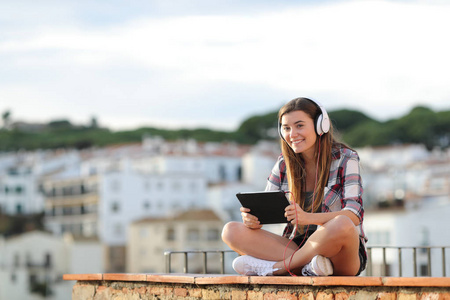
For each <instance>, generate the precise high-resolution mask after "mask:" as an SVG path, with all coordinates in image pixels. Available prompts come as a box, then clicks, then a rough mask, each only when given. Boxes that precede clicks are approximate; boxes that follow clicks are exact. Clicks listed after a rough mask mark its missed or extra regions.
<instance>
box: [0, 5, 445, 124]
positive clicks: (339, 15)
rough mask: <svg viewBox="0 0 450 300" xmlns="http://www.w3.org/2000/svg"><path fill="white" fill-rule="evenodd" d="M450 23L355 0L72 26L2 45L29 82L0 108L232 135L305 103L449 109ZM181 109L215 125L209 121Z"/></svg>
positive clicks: (425, 11)
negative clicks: (299, 100)
mask: <svg viewBox="0 0 450 300" xmlns="http://www.w3.org/2000/svg"><path fill="white" fill-rule="evenodd" d="M449 14H450V5H449V4H447V3H441V4H429V3H428V2H412V3H404V2H398V3H396V2H389V1H350V2H338V3H332V4H327V5H325V4H322V5H319V6H313V5H310V6H301V5H299V6H298V7H296V8H291V9H289V10H278V11H273V12H262V13H258V14H253V15H190V16H177V17H168V18H140V19H137V20H133V21H130V22H127V23H125V24H123V23H122V24H113V25H111V26H104V27H98V28H95V29H92V28H87V27H80V26H78V27H77V26H74V23H73V22H71V23H70V24H69V25H68V26H67V27H64V26H59V27H44V28H40V29H39V30H37V31H32V34H30V35H28V36H26V37H24V36H19V37H18V38H14V37H11V36H9V37H8V39H7V40H6V41H4V42H0V59H1V61H0V62H2V63H4V64H6V66H9V69H10V70H13V72H14V70H15V69H17V70H19V71H22V72H24V73H25V74H29V76H24V78H23V79H20V78H17V79H15V80H13V81H14V82H12V83H11V82H6V83H4V82H2V81H0V86H3V87H2V90H3V91H0V97H1V98H6V99H11V101H16V102H17V103H21V101H29V100H27V99H29V97H30V96H29V95H28V94H33V95H34V98H35V99H39V101H41V102H43V103H49V105H48V106H49V107H51V109H49V112H53V113H57V112H58V111H59V112H64V111H67V108H68V107H70V108H71V110H69V111H67V113H69V112H70V111H74V112H77V114H78V116H79V115H82V114H88V113H89V114H98V115H100V120H101V119H102V117H101V116H102V115H105V116H111V117H110V119H111V121H110V122H111V123H114V122H113V119H114V118H117V119H116V120H117V122H116V124H120V120H121V119H123V120H124V121H123V124H125V123H127V124H129V123H131V122H132V121H130V120H132V119H135V120H136V121H137V120H142V121H144V120H145V118H146V116H148V118H149V119H154V120H156V119H158V120H160V122H164V119H163V117H162V116H161V114H160V113H158V111H165V112H166V114H167V120H170V121H168V122H172V124H177V122H178V124H186V123H192V124H195V121H198V122H199V123H202V122H203V123H205V122H210V120H211V119H214V120H215V121H216V122H217V123H221V124H229V123H233V122H232V121H230V120H232V119H233V118H234V120H235V121H234V124H232V125H231V126H236V125H237V122H239V121H241V119H242V118H243V117H244V116H246V115H249V114H251V112H252V111H261V109H263V108H264V109H272V108H276V106H277V105H278V104H279V102H280V101H281V100H289V98H293V97H295V96H299V95H306V96H309V95H312V96H315V97H316V98H320V100H321V102H322V103H323V104H324V105H325V106H326V107H330V108H337V107H343V106H345V107H349V108H352V107H353V108H356V109H362V110H364V111H366V112H367V113H370V114H371V115H373V116H375V117H378V118H387V117H391V116H392V115H395V114H399V113H405V112H406V111H408V110H409V109H410V108H411V107H412V106H413V105H415V104H417V103H420V102H422V103H423V102H424V101H432V103H433V105H434V107H435V108H439V109H442V108H444V109H448V108H449V105H448V104H449V102H450V101H449V98H450V88H449V87H448V83H447V82H448V79H447V78H449V75H450V74H449V70H450V60H449V59H448V53H450V42H449V40H448V39H446V37H445V34H446V31H447V28H450V19H449V18H448V17H447V16H448V15H449ZM37 75H40V76H41V75H43V76H44V79H38V78H36V77H37ZM13 77H14V76H13ZM16 77H17V75H16ZM16 77H15V78H16ZM45 78H47V80H45ZM21 86H22V87H26V90H27V91H26V92H24V91H20V90H21V88H20V87H21ZM221 86H226V87H229V88H237V87H239V91H240V92H237V93H233V95H232V98H231V97H225V96H220V95H218V96H216V97H214V98H215V99H216V101H227V103H220V105H219V106H220V107H222V108H223V110H222V111H221V112H223V116H221V115H220V114H219V113H218V112H217V111H216V110H214V108H211V107H212V106H213V105H208V104H210V101H211V94H214V89H217V91H220V92H221V93H224V89H221ZM244 86H248V91H251V92H252V93H254V98H253V99H251V97H252V96H253V94H249V92H243V91H244V90H245V88H243V87H244ZM259 90H260V91H261V92H260V93H258V91H259ZM277 93H279V95H280V96H279V98H276V99H271V98H269V97H267V96H268V95H270V97H275V96H274V95H276V94H277ZM286 97H287V98H286ZM258 99H261V101H260V102H259V103H260V105H257V104H255V103H258ZM74 101H75V102H74ZM186 102H190V103H192V108H193V109H197V110H198V107H205V111H204V114H205V116H206V115H208V114H209V115H212V114H215V117H214V118H209V119H208V118H207V117H205V119H204V120H203V121H202V119H201V116H200V115H198V114H197V113H195V112H189V111H188V109H189V107H190V105H186ZM11 103H12V102H11ZM59 103H63V104H64V105H63V106H59ZM246 103H248V104H247V105H246ZM111 104H113V105H111ZM237 105H239V106H237ZM133 106H134V107H136V109H133ZM16 107H17V109H15V110H17V111H18V112H19V110H20V111H25V110H26V109H27V108H26V107H27V106H26V105H22V106H16ZM148 107H150V108H152V109H150V108H148ZM119 108H120V111H118V109H119ZM147 108H148V109H147ZM168 108H169V109H168ZM232 108H234V109H235V111H234V112H233V111H232ZM0 109H2V107H1V106H0ZM183 111H184V113H183ZM28 114H31V111H30V112H28ZM171 114H172V115H171ZM190 116H196V117H195V120H192V119H193V118H192V117H190ZM83 118H84V119H87V117H86V116H84V117H83ZM221 118H223V119H222V122H221V121H220V120H221ZM125 119H126V120H128V121H126V122H125ZM139 123H141V121H139ZM111 125H113V124H111ZM118 126H119V127H120V125H118Z"/></svg>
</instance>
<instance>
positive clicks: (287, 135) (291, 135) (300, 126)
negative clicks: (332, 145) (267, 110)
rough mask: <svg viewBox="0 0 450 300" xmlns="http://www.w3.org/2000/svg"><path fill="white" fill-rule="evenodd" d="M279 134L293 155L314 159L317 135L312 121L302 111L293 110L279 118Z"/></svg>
mask: <svg viewBox="0 0 450 300" xmlns="http://www.w3.org/2000/svg"><path fill="white" fill-rule="evenodd" d="M281 134H282V135H283V137H284V139H285V140H286V142H287V143H288V145H289V146H290V147H291V148H292V150H293V151H294V152H295V153H303V155H305V156H306V157H307V158H313V157H314V151H315V147H314V145H315V144H316V140H317V135H316V132H315V130H314V120H313V119H312V118H311V117H310V116H309V115H308V114H307V113H305V112H304V111H301V110H295V111H292V112H289V113H286V114H284V115H283V116H282V117H281Z"/></svg>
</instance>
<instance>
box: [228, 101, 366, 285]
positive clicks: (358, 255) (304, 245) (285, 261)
mask: <svg viewBox="0 0 450 300" xmlns="http://www.w3.org/2000/svg"><path fill="white" fill-rule="evenodd" d="M278 121H279V132H280V137H281V150H282V154H281V155H280V157H279V158H278V161H277V163H276V164H275V166H274V168H273V169H272V172H271V174H270V176H269V178H268V182H267V187H266V190H268V191H270V190H283V191H285V192H286V196H287V197H288V198H289V200H290V203H291V204H290V205H289V206H287V207H286V209H285V216H286V218H287V219H288V221H289V222H290V223H288V224H287V226H286V228H285V230H284V232H283V235H282V236H279V235H277V234H274V233H271V232H268V231H266V230H264V229H262V225H261V224H260V222H259V221H258V219H257V218H256V217H255V216H253V215H252V214H251V211H250V210H249V209H247V208H244V207H242V208H241V215H242V220H243V222H242V223H241V222H229V223H227V224H226V225H225V227H224V229H223V233H222V239H223V241H224V242H225V243H226V244H228V246H230V248H231V249H233V250H234V251H236V252H237V253H239V254H240V255H241V256H239V257H238V258H236V259H235V260H234V261H233V268H234V270H235V271H236V272H238V273H239V274H242V275H247V276H251V275H259V276H266V275H288V274H291V275H294V276H295V275H306V276H314V275H315V276H324V275H350V276H354V275H359V274H360V273H361V272H362V271H363V270H364V269H365V266H366V261H367V254H366V250H365V249H366V248H365V242H366V241H367V239H366V237H365V235H364V232H363V227H362V222H363V215H364V210H363V203H362V198H361V196H362V192H363V189H362V181H361V177H360V166H359V157H358V154H357V153H356V152H355V151H354V150H352V149H351V148H349V147H348V146H346V145H344V144H342V143H339V142H337V141H336V140H335V138H334V137H333V126H332V124H331V122H330V120H329V117H328V114H327V112H326V110H325V109H324V108H323V107H322V106H320V104H319V103H317V102H315V101H313V100H311V99H308V98H296V99H293V100H291V101H290V102H288V103H287V104H285V105H284V106H283V107H282V108H281V109H280V111H279V113H278Z"/></svg>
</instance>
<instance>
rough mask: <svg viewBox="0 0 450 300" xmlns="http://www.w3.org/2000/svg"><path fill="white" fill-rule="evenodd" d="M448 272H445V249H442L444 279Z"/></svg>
mask: <svg viewBox="0 0 450 300" xmlns="http://www.w3.org/2000/svg"><path fill="white" fill-rule="evenodd" d="M446 276H447V275H446V270H445V247H442V277H446Z"/></svg>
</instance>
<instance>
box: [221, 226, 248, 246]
mask: <svg viewBox="0 0 450 300" xmlns="http://www.w3.org/2000/svg"><path fill="white" fill-rule="evenodd" d="M242 225H243V224H242V223H239V222H234V221H232V222H228V223H227V224H225V226H223V230H222V240H223V241H224V242H225V243H227V244H229V243H230V242H232V241H233V239H234V238H236V237H237V236H238V233H239V230H240V229H242Z"/></svg>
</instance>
